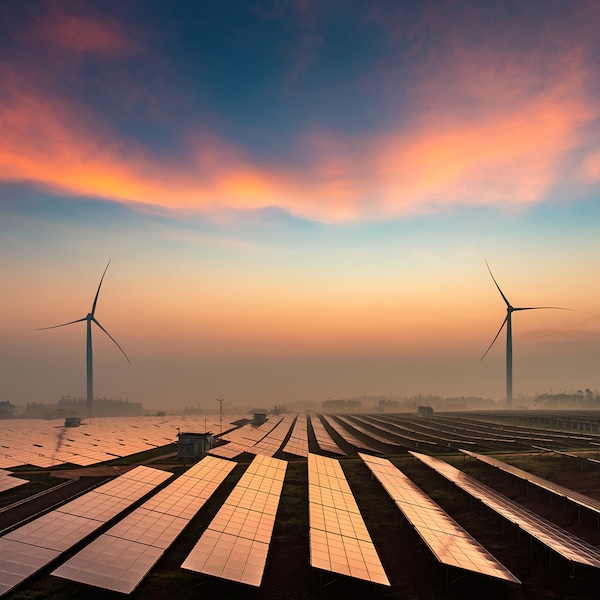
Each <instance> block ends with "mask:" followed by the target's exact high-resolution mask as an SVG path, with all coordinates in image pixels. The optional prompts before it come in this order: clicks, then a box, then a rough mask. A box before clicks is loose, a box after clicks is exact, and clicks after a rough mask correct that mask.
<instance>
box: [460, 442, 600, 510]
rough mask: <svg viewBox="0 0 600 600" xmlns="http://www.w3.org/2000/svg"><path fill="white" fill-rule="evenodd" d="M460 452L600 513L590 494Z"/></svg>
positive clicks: (494, 461)
mask: <svg viewBox="0 0 600 600" xmlns="http://www.w3.org/2000/svg"><path fill="white" fill-rule="evenodd" d="M461 452H463V453H464V454H466V455H467V456H471V457H473V458H476V459H477V460H479V461H481V462H484V463H486V464H488V465H490V466H492V467H496V468H497V469H500V470H501V471H504V472H506V473H510V474H511V475H514V476H515V477H518V478H519V479H523V480H525V481H527V482H528V483H531V484H533V485H536V486H538V487H540V488H542V489H544V490H546V491H548V492H551V493H552V494H556V495H557V496H560V497H561V498H563V497H564V498H567V499H568V500H570V501H571V502H573V503H575V504H578V505H579V506H582V507H584V508H587V509H588V510H591V511H594V512H596V513H599V514H600V500H597V499H596V498H590V496H586V495H585V494H580V493H579V492H576V491H574V490H571V489H569V488H566V487H564V486H562V485H559V484H558V483H554V482H552V481H548V480H547V479H543V478H542V477H537V476H536V475H533V474H531V473H528V472H527V471H523V470H522V469H519V468H518V467H515V466H513V465H509V464H507V463H505V462H503V461H501V460H498V459H496V458H493V457H492V456H486V455H483V454H477V453H475V452H470V451H468V450H461Z"/></svg>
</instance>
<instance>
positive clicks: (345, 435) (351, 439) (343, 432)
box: [322, 415, 379, 452]
mask: <svg viewBox="0 0 600 600" xmlns="http://www.w3.org/2000/svg"><path fill="white" fill-rule="evenodd" d="M322 417H323V419H324V420H325V422H326V423H327V424H328V425H329V426H330V427H331V428H332V429H333V430H334V431H335V432H336V433H337V434H338V435H339V436H340V437H342V439H344V440H345V441H346V442H348V444H350V445H351V446H353V447H354V448H360V449H361V450H368V451H370V452H379V450H375V448H371V446H369V445H368V444H365V442H362V441H361V440H359V439H358V438H357V437H356V436H355V435H353V434H351V433H350V432H349V431H348V430H347V429H345V428H344V427H342V426H341V425H340V424H339V423H338V422H337V421H336V420H335V419H334V418H333V417H331V416H326V415H322Z"/></svg>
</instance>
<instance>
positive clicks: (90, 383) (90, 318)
mask: <svg viewBox="0 0 600 600" xmlns="http://www.w3.org/2000/svg"><path fill="white" fill-rule="evenodd" d="M108 265H110V260H109V261H108V264H107V265H106V269H104V273H102V277H101V278H100V284H99V285H98V291H97V292H96V297H95V298H94V303H93V304H92V310H91V312H89V313H88V314H87V316H85V317H83V318H82V319H77V320H75V321H69V322H68V323H62V324H61V325H53V326H52V327H40V328H38V330H37V331H41V330H44V329H56V328H57V327H65V326H66V325H72V324H73V323H81V322H82V321H85V322H86V323H87V354H86V366H87V407H88V414H89V417H90V419H91V418H92V402H93V401H94V364H93V360H92V322H94V323H96V325H98V327H100V329H102V331H104V333H105V334H106V335H107V336H108V337H109V338H110V339H111V340H112V341H113V342H114V343H115V344H116V346H117V348H118V349H119V350H120V351H121V352H122V353H123V356H124V357H125V358H126V359H127V362H128V363H129V364H131V361H130V360H129V357H128V356H127V354H125V350H123V348H121V346H119V344H118V342H117V340H115V338H113V336H112V335H110V333H108V331H106V329H104V327H102V325H100V323H98V321H97V320H96V317H95V316H94V313H95V312H96V304H97V303H98V296H99V294H100V288H101V287H102V281H103V280H104V275H106V271H107V270H108Z"/></svg>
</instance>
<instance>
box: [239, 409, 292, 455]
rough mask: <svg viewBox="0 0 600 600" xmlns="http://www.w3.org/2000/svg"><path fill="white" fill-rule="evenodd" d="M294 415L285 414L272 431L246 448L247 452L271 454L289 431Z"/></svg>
mask: <svg viewBox="0 0 600 600" xmlns="http://www.w3.org/2000/svg"><path fill="white" fill-rule="evenodd" d="M294 418H295V417H294V416H292V415H287V416H285V417H284V418H283V419H282V420H281V421H280V422H279V423H278V425H277V427H275V428H274V429H273V430H272V431H270V432H269V433H268V434H267V435H266V436H265V437H264V438H263V439H262V440H260V442H258V443H257V444H254V446H251V447H250V448H248V450H247V452H251V453H252V454H261V455H263V456H273V454H275V452H277V451H278V450H279V448H281V444H283V440H284V439H285V437H286V436H287V434H288V433H289V431H290V427H291V426H292V423H293V422H294Z"/></svg>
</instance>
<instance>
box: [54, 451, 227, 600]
mask: <svg viewBox="0 0 600 600" xmlns="http://www.w3.org/2000/svg"><path fill="white" fill-rule="evenodd" d="M234 467H235V463H232V462H230V461H227V460H221V459H218V458H213V457H211V456H207V457H206V458H204V459H203V460H201V461H200V462H199V463H196V464H195V465H194V466H193V467H191V468H190V469H189V470H188V471H186V472H185V473H184V474H183V475H181V477H178V478H177V479H176V480H175V481H174V482H173V483H171V484H169V485H168V486H167V487H166V488H164V489H162V490H161V491H160V492H158V494H156V495H155V496H153V497H152V498H150V500H148V501H146V502H145V503H144V504H143V505H142V506H140V507H139V508H138V509H136V510H135V511H133V512H132V513H131V514H130V515H128V516H127V517H125V518H124V519H123V520H122V521H121V522H119V523H117V524H116V525H115V526H114V527H112V528H111V529H110V530H109V531H107V532H106V533H104V534H103V535H101V536H100V537H99V538H97V539H96V540H94V541H93V542H92V543H91V544H89V546H86V547H85V548H84V549H83V550H81V552H78V553H77V554H76V555H75V556H73V557H72V558H71V559H69V560H68V561H67V562H66V563H64V564H63V565H62V566H60V567H59V568H58V569H56V570H55V571H54V572H53V573H52V575H56V576H58V577H64V578H65V579H70V580H72V581H79V582H80V583H87V584H89V585H94V586H97V587H100V588H104V589H108V590H114V591H116V592H121V593H124V594H130V593H131V592H132V591H133V590H134V589H135V588H136V587H137V585H138V584H139V583H140V581H142V579H143V578H144V577H145V576H146V574H147V573H148V571H150V569H151V568H152V567H153V566H154V564H155V563H156V561H157V560H158V559H159V558H160V557H161V556H162V554H163V553H164V551H165V550H166V549H167V548H168V547H169V546H170V545H171V544H172V543H173V541H174V540H175V539H176V538H177V536H178V535H179V533H180V532H181V531H182V530H183V528H184V527H185V526H186V525H187V524H188V523H189V521H190V520H191V519H192V518H193V517H194V515H195V514H196V513H197V512H198V511H199V510H200V508H201V507H202V506H203V505H204V503H205V502H206V501H207V500H208V499H209V498H210V496H211V495H212V494H213V492H214V491H215V490H216V489H217V487H219V485H220V484H221V482H222V481H223V480H224V479H225V477H227V475H228V473H230V472H231V470H232V469H233V468H234Z"/></svg>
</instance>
